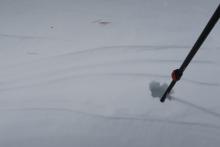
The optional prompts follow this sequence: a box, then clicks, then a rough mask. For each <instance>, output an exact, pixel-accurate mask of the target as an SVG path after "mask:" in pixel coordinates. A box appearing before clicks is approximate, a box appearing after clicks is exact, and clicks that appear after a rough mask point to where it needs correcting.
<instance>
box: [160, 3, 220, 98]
mask: <svg viewBox="0 0 220 147" xmlns="http://www.w3.org/2000/svg"><path fill="white" fill-rule="evenodd" d="M219 17H220V4H219V5H218V7H217V9H216V10H215V12H214V14H213V15H212V17H211V18H210V20H209V22H208V23H207V25H206V27H205V28H204V29H203V31H202V33H201V34H200V36H199V38H198V39H197V41H196V43H195V44H194V46H193V47H192V49H191V51H190V52H189V53H188V55H187V56H186V59H185V60H184V61H183V64H182V65H181V66H180V68H179V71H180V72H181V73H182V74H183V72H184V71H185V69H186V67H187V66H188V65H189V63H190V62H191V60H192V58H193V57H194V56H195V54H196V53H197V51H198V50H199V48H200V47H201V45H202V44H203V42H204V41H205V39H206V38H207V37H208V35H209V33H210V32H211V30H212V29H213V27H214V26H215V24H216V23H217V21H218V20H219ZM182 74H181V75H182ZM176 82H177V81H174V80H173V81H172V82H171V83H170V85H169V87H168V88H167V90H166V91H165V93H164V94H163V96H162V97H161V99H160V101H161V102H164V101H165V100H166V97H167V94H169V93H170V91H171V90H172V88H173V87H174V85H175V84H176Z"/></svg>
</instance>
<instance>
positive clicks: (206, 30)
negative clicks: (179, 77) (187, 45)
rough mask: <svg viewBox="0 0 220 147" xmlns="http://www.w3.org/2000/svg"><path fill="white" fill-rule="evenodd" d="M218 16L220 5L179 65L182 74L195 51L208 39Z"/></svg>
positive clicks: (219, 14)
mask: <svg viewBox="0 0 220 147" xmlns="http://www.w3.org/2000/svg"><path fill="white" fill-rule="evenodd" d="M219 16H220V4H219V5H218V8H217V9H216V10H215V12H214V14H213V15H212V17H211V18H210V20H209V22H208V23H207V25H206V27H205V28H204V30H203V31H202V33H201V34H200V36H199V38H198V39H197V41H196V43H195V44H194V46H193V47H192V49H191V51H190V52H189V54H188V55H187V57H186V59H185V60H184V62H183V64H182V65H181V67H180V70H181V71H182V72H184V70H185V69H186V67H187V66H188V64H189V63H190V62H191V60H192V58H193V57H194V55H195V54H196V53H197V51H198V50H199V48H200V47H201V45H202V44H203V42H204V41H205V39H206V38H207V37H208V35H209V33H210V32H211V30H212V29H213V27H214V26H215V24H216V23H217V21H218V19H219Z"/></svg>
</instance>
